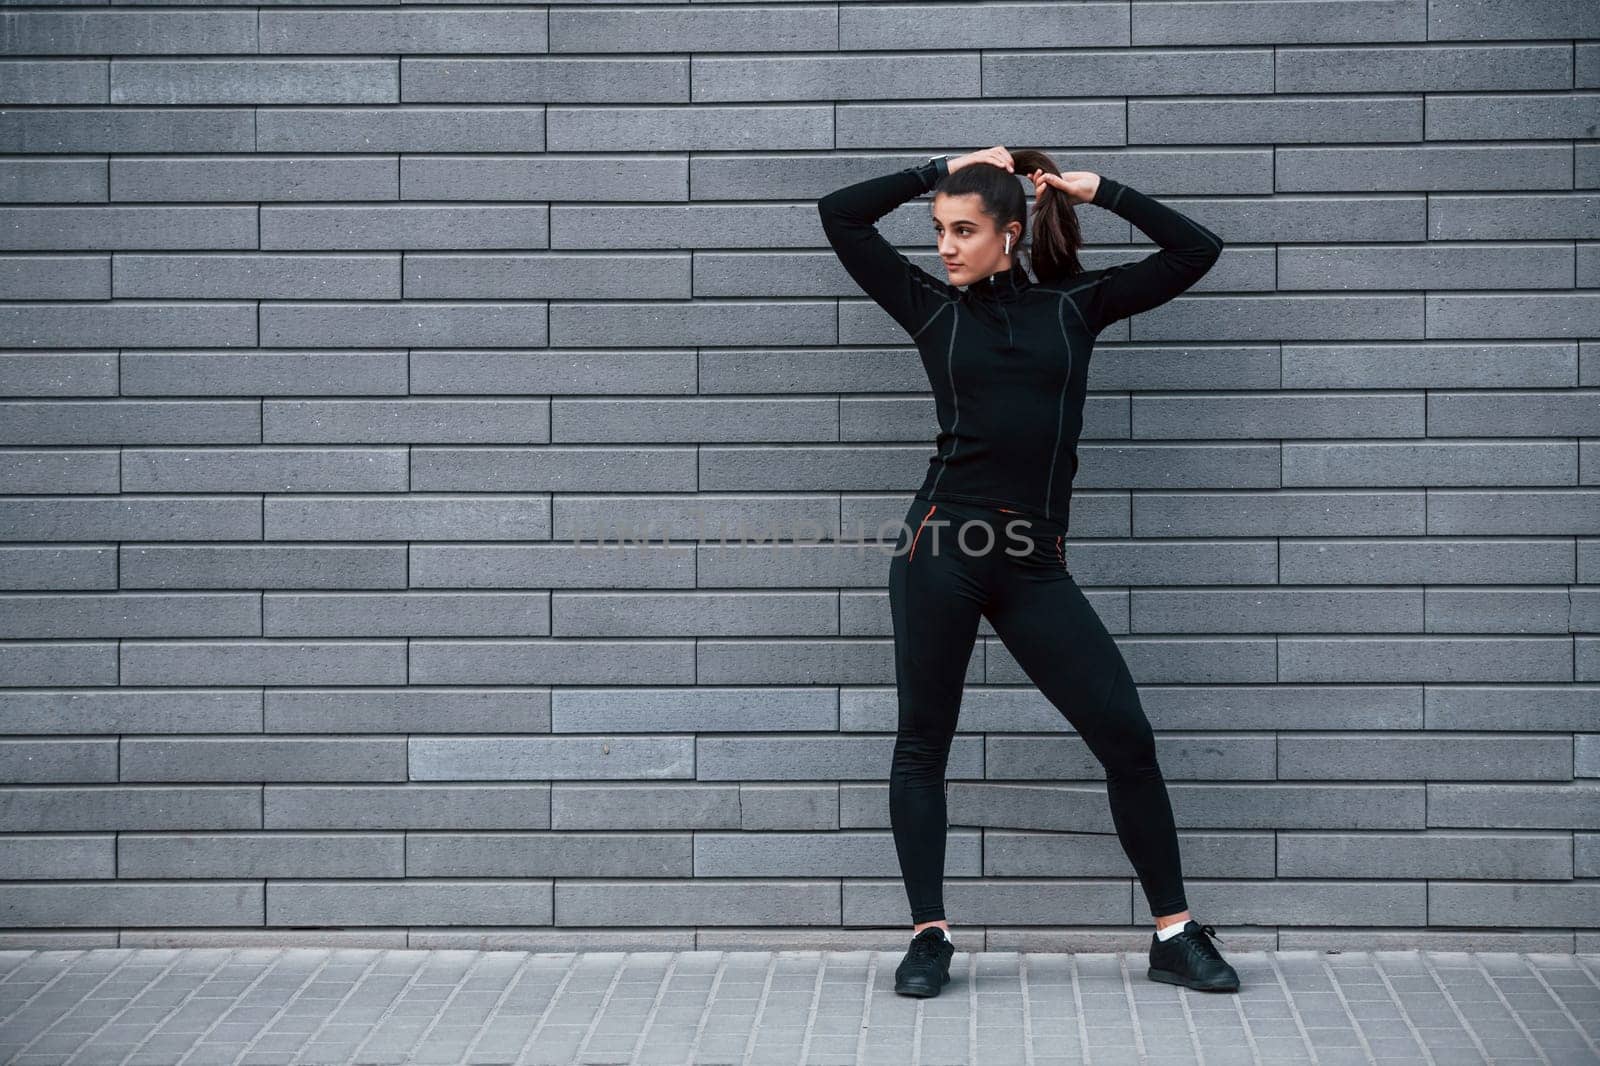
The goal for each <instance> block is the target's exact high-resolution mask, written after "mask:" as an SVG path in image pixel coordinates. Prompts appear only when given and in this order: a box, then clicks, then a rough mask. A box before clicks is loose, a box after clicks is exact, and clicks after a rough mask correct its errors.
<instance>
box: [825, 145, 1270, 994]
mask: <svg viewBox="0 0 1600 1066" xmlns="http://www.w3.org/2000/svg"><path fill="white" fill-rule="evenodd" d="M1019 174H1026V175H1027V176H1028V178H1029V180H1031V181H1032V182H1033V185H1034V191H1035V197H1034V201H1035V211H1034V223H1033V239H1032V247H1031V251H1030V256H1029V262H1030V264H1031V266H1032V267H1033V272H1034V275H1035V276H1036V278H1031V277H1029V275H1028V273H1027V271H1025V270H1024V269H1023V268H1022V266H1021V264H1020V263H1019V261H1018V258H1017V255H1018V252H1019V251H1020V246H1021V244H1022V236H1023V232H1024V226H1025V223H1026V222H1027V217H1028V206H1027V200H1026V198H1025V196H1024V195H1023V191H1022V187H1021V185H1020V184H1019V183H1018V181H1017V180H1016V176H1017V175H1019ZM929 191H932V192H933V193H934V197H933V201H932V212H933V227H934V233H935V235H936V237H937V242H938V248H939V256H940V258H941V259H942V260H943V262H944V266H945V270H946V272H947V274H948V277H949V281H942V280H940V279H938V278H935V277H934V276H933V275H931V274H929V273H927V272H926V271H924V270H921V269H920V268H918V267H916V266H915V265H913V264H912V263H911V262H910V261H909V260H907V259H906V258H905V256H903V255H901V254H900V253H899V252H898V251H896V250H895V248H894V247H893V246H892V245H890V244H889V242H888V241H886V240H885V239H884V238H883V236H882V235H881V234H880V233H879V232H878V230H877V229H876V227H875V226H874V223H875V222H876V221H877V220H878V219H880V218H882V217H883V216H884V215H885V214H887V213H888V212H889V211H891V210H893V209H894V208H895V207H897V206H899V205H900V204H902V203H905V202H906V201H908V200H910V199H911V198H913V197H915V196H919V195H921V194H923V193H926V192H929ZM1082 203H1092V204H1094V205H1095V206H1098V207H1103V208H1107V209H1109V210H1111V211H1114V212H1115V213H1117V214H1118V215H1121V216H1122V217H1123V218H1126V219H1127V220H1128V221H1130V222H1132V223H1133V224H1134V225H1135V226H1137V227H1138V228H1139V229H1140V230H1141V231H1143V232H1144V233H1145V235H1147V236H1148V237H1150V238H1151V239H1152V240H1154V241H1155V242H1156V243H1157V244H1158V245H1160V249H1159V250H1158V251H1156V252H1154V253H1152V254H1150V255H1148V256H1146V257H1145V258H1144V259H1141V260H1138V261H1136V262H1132V263H1121V264H1117V265H1115V266H1112V267H1108V268H1106V269H1103V270H1088V271H1085V270H1083V269H1082V268H1081V267H1080V265H1079V263H1078V255H1077V251H1078V248H1079V246H1080V245H1081V243H1082V242H1081V238H1080V236H1079V228H1078V221H1077V216H1076V214H1075V213H1074V211H1073V205H1075V204H1082ZM817 208H818V212H819V213H820V215H821V217H822V226H823V230H824V231H825V232H826V234H827V237H828V242H829V243H830V244H831V245H832V247H833V250H834V252H835V253H836V254H837V255H838V257H839V259H840V261H841V262H842V263H843V264H844V267H845V270H846V271H847V272H848V273H849V274H850V276H851V277H852V278H853V279H855V281H856V283H857V284H858V285H860V286H861V288H862V289H863V290H864V291H865V292H866V293H867V295H869V296H870V297H872V299H873V300H874V301H875V302H876V303H878V305H879V306H881V307H882V308H883V309H884V310H885V311H887V312H888V313H889V314H890V316H891V317H893V318H894V320H895V321H896V322H898V323H899V324H900V326H901V327H903V328H904V329H905V330H906V332H907V333H908V334H909V335H910V336H911V338H912V340H913V341H915V342H916V345H917V350H918V351H919V352H920V353H921V356H922V362H923V366H924V368H925V369H926V370H927V373H928V380H929V383H930V384H931V385H932V388H933V396H934V406H935V411H936V414H937V416H938V422H939V434H938V438H937V440H936V442H935V452H934V454H933V456H932V457H930V458H929V460H928V470H927V475H926V477H925V478H924V479H923V482H922V486H921V488H919V489H918V490H917V493H916V495H915V498H914V499H913V500H912V503H911V507H910V509H909V510H908V512H907V514H906V523H905V524H906V530H905V533H904V535H903V536H902V538H901V540H900V543H899V544H898V545H897V549H896V552H895V555H894V557H893V559H892V561H891V563H890V570H889V603H890V613H891V615H892V616H893V621H894V641H895V679H896V684H897V689H898V697H899V732H898V736H897V739H896V743H895V748H894V759H893V764H892V766H891V768H890V776H889V786H890V787H889V809H890V822H891V825H892V827H893V831H894V841H895V849H896V852H897V853H898V856H899V860H900V869H901V873H902V875H903V877H904V880H905V885H906V895H907V898H908V900H909V902H910V905H911V920H912V930H913V934H914V935H913V937H912V941H911V947H910V949H909V950H908V951H907V953H906V956H905V959H904V960H903V961H902V962H901V964H900V966H899V968H898V969H897V970H896V973H895V991H897V992H900V993H902V994H905V995H913V996H934V995H938V994H939V992H940V990H941V988H942V986H943V984H944V983H945V982H946V981H948V980H949V974H950V959H951V957H952V956H953V955H954V952H955V949H954V947H953V945H952V944H951V942H950V939H949V923H948V921H947V920H946V918H945V912H944V899H943V880H944V862H945V831H946V828H947V821H946V810H945V781H944V774H945V767H946V763H947V760H948V757H949V753H950V745H951V742H952V741H953V740H954V737H955V731H956V720H957V717H958V714H959V711H960V706H961V694H962V689H963V684H964V680H965V677H966V672H967V664H968V662H969V660H970V658H971V655H972V650H973V647H974V645H975V643H976V638H977V630H978V620H979V617H980V616H982V617H986V618H988V619H989V621H990V624H991V625H992V626H993V627H994V630H995V632H996V634H998V635H999V637H1000V639H1001V641H1002V642H1003V643H1004V645H1005V647H1006V650H1007V651H1009V652H1010V653H1011V655H1012V656H1013V657H1014V658H1015V659H1016V660H1017V662H1018V664H1019V665H1020V666H1021V667H1022V669H1023V671H1024V672H1025V673H1026V674H1027V676H1028V678H1029V679H1030V680H1031V681H1033V682H1034V684H1036V685H1037V686H1038V687H1039V689H1040V691H1041V692H1042V693H1043V694H1044V696H1045V697H1046V698H1047V699H1049V700H1050V702H1051V703H1052V704H1053V705H1054V706H1055V707H1056V709H1057V710H1059V711H1060V712H1061V713H1062V714H1063V715H1064V716H1065V717H1066V718H1067V720H1068V721H1069V722H1070V723H1071V725H1072V726H1073V728H1074V729H1075V730H1076V731H1077V732H1078V734H1079V735H1080V736H1081V737H1082V738H1083V740H1084V742H1085V743H1086V744H1087V745H1088V747H1089V749H1090V750H1091V751H1092V752H1093V753H1094V755H1095V757H1096V758H1097V759H1099V761H1100V763H1101V765H1102V766H1103V767H1104V768H1105V771H1106V788H1107V795H1108V798H1109V801H1110V806H1111V814H1112V820H1113V822H1114V824H1115V826H1116V830H1117V835H1118V838H1119V840H1120V841H1121V844H1122V847H1123V850H1124V852H1125V853H1126V854H1127V856H1128V859H1129V861H1130V862H1131V863H1132V865H1133V867H1134V869H1135V871H1136V872H1137V874H1138V877H1139V881H1140V884H1141V885H1142V887H1143V889H1144V893H1145V897H1146V900H1147V901H1148V903H1149V905H1150V911H1151V914H1152V915H1154V916H1155V919H1156V931H1155V932H1154V933H1152V934H1151V940H1150V967H1149V969H1148V970H1147V976H1148V977H1149V978H1150V979H1152V980H1157V981H1166V982H1169V983H1173V984H1182V985H1186V986H1188V987H1190V988H1197V989H1202V990H1206V991H1229V992H1231V991H1237V990H1238V987H1239V978H1238V974H1237V973H1235V972H1234V970H1233V967H1232V966H1230V965H1228V963H1227V962H1226V961H1225V960H1224V959H1223V958H1222V956H1221V954H1220V953H1219V952H1218V951H1217V949H1216V947H1215V945H1214V944H1213V943H1212V941H1211V936H1212V935H1213V934H1215V932H1216V930H1215V929H1214V928H1213V927H1212V926H1210V925H1202V924H1200V923H1199V922H1197V921H1195V920H1194V919H1193V918H1191V917H1190V914H1189V910H1188V903H1187V900H1186V899H1185V896H1184V890H1183V874H1182V867H1181V863H1180V859H1179V853H1178V838H1177V832H1176V829H1175V827H1174V823H1173V816H1172V807H1171V804H1170V802H1169V800H1168V797H1167V791H1166V784H1165V781H1164V780H1163V778H1162V774H1161V768H1160V766H1159V765H1158V763H1157V761H1156V752H1155V738H1154V734H1153V733H1152V731H1151V726H1150V723H1149V720H1148V719H1147V718H1146V717H1145V714H1144V710H1143V708H1142V706H1141V705H1140V702H1139V695H1138V690H1137V689H1136V688H1135V686H1134V684H1133V679H1132V677H1131V676H1130V675H1129V672H1128V667H1127V664H1126V662H1124V660H1123V658H1122V653H1121V651H1120V650H1119V649H1118V647H1117V644H1116V642H1115V641H1114V640H1113V639H1112V638H1111V636H1110V634H1109V633H1108V632H1107V631H1106V628H1105V626H1104V625H1103V624H1102V623H1101V621H1100V619H1099V616H1098V615H1096V614H1095V612H1094V609H1093V608H1092V607H1090V605H1089V602H1088V600H1087V599H1086V598H1085V597H1084V595H1083V592H1082V591H1081V590H1080V589H1079V588H1078V585H1077V583H1076V581H1075V580H1074V579H1073V576H1072V574H1071V572H1070V571H1069V570H1068V569H1067V564H1066V554H1065V550H1064V545H1065V538H1066V535H1067V523H1068V511H1069V504H1070V501H1071V497H1072V482H1073V478H1074V476H1075V475H1076V473H1077V469H1078V458H1077V444H1078V437H1079V432H1080V430H1081V428H1082V424H1083V402H1084V395H1085V392H1086V388H1087V380H1088V368H1089V356H1090V353H1091V351H1092V350H1093V347H1094V342H1095V338H1096V337H1097V336H1098V335H1099V333H1100V332H1101V331H1102V330H1103V329H1105V328H1106V327H1107V326H1108V325H1110V324H1111V323H1113V322H1116V321H1118V320H1120V319H1123V318H1126V317H1128V316H1129V315H1132V314H1136V313H1137V312H1139V311H1145V310H1148V309H1150V308H1153V307H1156V306H1158V305H1160V304H1163V303H1165V302H1166V301H1168V300H1170V299H1172V298H1173V297H1175V296H1177V295H1178V294H1179V293H1181V292H1183V291H1184V290H1186V289H1188V288H1189V287H1190V286H1192V285H1193V284H1194V283H1195V282H1196V281H1198V280H1199V279H1200V278H1201V277H1202V276H1203V275H1204V274H1205V273H1206V272H1207V271H1208V270H1210V269H1211V266H1212V264H1213V263H1215V262H1216V260H1217V257H1218V255H1219V254H1220V253H1221V251H1222V241H1221V240H1220V239H1219V238H1218V237H1217V236H1216V234H1214V233H1212V232H1211V231H1210V230H1208V229H1206V228H1205V227H1204V226H1201V225H1200V224H1199V223H1197V222H1195V221H1194V220H1192V219H1190V218H1187V217H1185V216H1184V215H1182V214H1180V213H1178V212H1177V211H1175V210H1173V209H1172V208H1170V207H1168V206H1166V205H1164V204H1162V203H1160V202H1158V201H1157V200H1155V199H1152V198H1151V197H1149V196H1146V195H1144V194H1143V193H1140V192H1139V191H1137V190H1136V189H1133V188H1132V187H1130V186H1127V185H1124V184H1122V183H1120V182H1117V181H1115V180H1113V179H1111V178H1108V177H1103V176H1101V175H1098V174H1094V173H1092V172H1088V171H1074V172H1069V173H1066V174H1063V173H1061V172H1060V170H1059V168H1058V167H1057V166H1056V164H1055V162H1054V161H1053V160H1052V159H1051V158H1050V157H1049V156H1048V155H1045V154H1044V153H1043V152H1037V151H1031V150H1030V151H1018V152H1015V153H1012V152H1009V151H1007V150H1006V149H1005V148H1004V147H1001V146H996V147H994V148H988V149H984V150H983V151H979V152H973V153H971V154H968V155H962V156H956V157H944V156H939V157H935V158H933V159H929V160H928V161H927V162H925V163H923V164H921V165H918V166H914V167H908V168H906V169H904V170H899V171H896V172H894V173H891V174H886V175H883V176H881V177H876V178H869V179H867V180H865V181H861V182H857V183H856V184H853V185H848V186H846V187H844V188H842V189H838V190H836V191H834V192H831V193H829V194H828V195H826V196H824V197H823V198H822V199H821V200H820V201H818V204H817ZM941 533H943V534H945V535H944V536H943V537H941V536H940V534H941Z"/></svg>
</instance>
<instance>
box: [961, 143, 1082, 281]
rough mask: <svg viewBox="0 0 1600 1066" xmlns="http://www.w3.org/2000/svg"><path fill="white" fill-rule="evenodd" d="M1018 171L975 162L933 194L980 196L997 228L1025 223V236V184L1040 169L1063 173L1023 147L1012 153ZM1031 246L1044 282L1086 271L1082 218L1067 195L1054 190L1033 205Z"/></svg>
mask: <svg viewBox="0 0 1600 1066" xmlns="http://www.w3.org/2000/svg"><path fill="white" fill-rule="evenodd" d="M1011 161H1012V164H1013V166H1014V167H1015V171H1016V172H1015V173H1011V172H1009V171H1007V170H1006V169H1005V168H1004V167H997V166H995V165H994V164H992V163H973V164H971V165H970V166H965V167H962V168H961V169H960V170H958V171H956V172H955V173H953V174H946V175H945V176H944V177H942V178H940V179H939V181H938V183H937V184H936V185H934V187H933V193H934V195H938V194H939V193H945V194H946V195H949V196H966V195H969V194H973V193H975V194H977V196H978V198H979V202H980V203H981V204H982V205H983V213H984V214H986V215H988V216H990V217H991V218H993V219H994V220H995V225H996V226H997V227H1002V228H1003V227H1005V226H1006V225H1008V224H1009V223H1011V222H1013V221H1016V222H1021V223H1022V230H1023V233H1024V234H1025V235H1026V233H1027V231H1028V198H1027V196H1026V194H1025V193H1024V192H1023V191H1022V189H1023V187H1022V182H1021V181H1018V180H1017V179H1018V178H1021V179H1024V180H1026V179H1027V176H1028V175H1029V174H1031V173H1032V172H1033V171H1035V170H1042V171H1044V172H1045V173H1046V174H1060V173H1061V168H1060V167H1058V166H1056V161H1055V160H1054V159H1051V158H1050V157H1049V156H1048V155H1046V154H1045V153H1043V152H1040V151H1036V150H1034V149H1032V148H1023V149H1020V150H1018V151H1015V152H1012V153H1011ZM1027 244H1028V268H1029V270H1030V272H1031V273H1032V274H1033V276H1034V277H1035V278H1037V279H1038V280H1039V281H1041V282H1043V283H1046V284H1048V283H1050V282H1055V281H1060V280H1062V279H1063V278H1068V277H1071V276H1072V275H1074V274H1077V273H1080V272H1082V270H1083V267H1082V265H1081V264H1080V263H1079V262H1078V249H1079V247H1081V246H1082V244H1083V236H1082V232H1081V231H1080V230H1079V228H1078V214H1077V212H1076V211H1074V210H1073V205H1072V202H1071V201H1070V200H1068V199H1067V195H1066V193H1064V192H1061V191H1060V190H1059V189H1050V190H1048V191H1047V192H1046V193H1045V194H1044V196H1042V197H1039V198H1038V200H1037V202H1036V203H1035V204H1034V212H1033V236H1032V238H1031V240H1029V241H1028V242H1027Z"/></svg>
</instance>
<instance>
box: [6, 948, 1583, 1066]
mask: <svg viewBox="0 0 1600 1066" xmlns="http://www.w3.org/2000/svg"><path fill="white" fill-rule="evenodd" d="M958 946H959V945H958ZM1224 953H1225V954H1226V955H1227V956H1228V959H1229V961H1230V962H1232V963H1233V965H1234V967H1235V969H1237V970H1238V971H1239V976H1240V980H1241V985H1242V987H1241V989H1240V991H1239V992H1238V993H1237V994H1232V995H1230V994H1217V993H1200V992H1192V991H1190V990H1188V989H1183V988H1177V987H1174V986H1171V985H1164V984H1158V983H1156V982H1153V981H1150V980H1148V979H1147V978H1145V976H1144V966H1145V959H1144V956H1143V955H1142V954H1113V953H1094V954H1088V953H1078V954H1045V953H1037V954H1036V953H1028V954H1017V953H1014V952H985V953H979V954H973V953H969V952H961V951H958V952H957V954H956V957H955V961H954V963H953V964H952V970H951V974H952V977H951V981H950V983H949V984H948V985H946V986H945V991H944V994H943V995H941V996H939V997H937V998H935V999H931V1000H915V999H908V998H904V997H901V996H897V995H895V994H894V992H893V991H892V990H891V984H892V980H893V970H894V967H895V965H896V963H897V962H898V961H899V957H900V953H899V952H893V953H890V952H880V951H850V952H840V951H826V952H822V951H780V952H759V951H749V952H721V951H683V952H665V951H663V952H642V951H639V952H620V951H613V952H582V953H573V952H566V953H550V954H532V953H528V952H521V951H487V952H477V951H422V950H393V951H388V950H382V949H375V948H364V949H342V948H341V949H325V948H281V949H279V948H186V949H170V950H169V949H158V948H138V949H133V948H128V949H117V948H106V949H94V950H84V951H3V952H0V1062H3V1063H8V1064H15V1066H44V1064H47V1063H48V1064H73V1066H76V1064H80V1063H84V1064H87V1063H142V1064H149V1066H179V1064H182V1066H192V1064H213V1063H230V1064H231V1063H259V1064H266V1063H317V1064H322V1063H338V1064H345V1063H413V1062H414V1063H647V1064H650V1066H665V1064H672V1063H747V1062H748V1063H830V1064H831V1063H838V1064H844V1063H861V1064H864V1066H865V1064H870V1066H877V1064H880V1063H881V1064H892V1063H1008V1064H1009V1063H1016V1064H1038V1066H1046V1064H1063V1063H1086V1064H1092V1066H1111V1064H1117V1063H1143V1062H1150V1063H1158V1064H1167V1063H1196V1064H1201V1063H1203V1064H1206V1066H1218V1064H1227V1063H1257V1062H1261V1063H1267V1062H1271V1063H1290V1062H1306V1063H1318V1064H1321V1066H1336V1064H1344V1063H1413V1062H1415V1063H1433V1064H1437V1066H1466V1064H1470V1063H1496V1064H1500V1063H1528V1064H1535V1063H1537V1064H1544V1066H1578V1064H1590V1063H1600V956H1596V955H1554V954H1512V953H1503V952H1496V953H1483V954H1466V953H1461V952H1443V951H1440V952H1416V951H1379V952H1348V953H1326V952H1320V951H1271V952H1267V951H1239V952H1228V951H1226V949H1224Z"/></svg>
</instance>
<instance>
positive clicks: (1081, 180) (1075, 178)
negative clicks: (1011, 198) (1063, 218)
mask: <svg viewBox="0 0 1600 1066" xmlns="http://www.w3.org/2000/svg"><path fill="white" fill-rule="evenodd" d="M1028 180H1030V181H1032V182H1033V195H1034V199H1036V200H1037V199H1038V198H1039V197H1041V196H1043V195H1044V194H1045V191H1046V190H1049V189H1055V190H1059V191H1061V192H1063V193H1065V194H1066V196H1067V199H1068V200H1069V201H1070V202H1072V203H1075V204H1086V203H1088V202H1090V201H1091V200H1093V199H1094V194H1095V193H1096V192H1098V191H1099V190H1100V175H1098V174H1096V173H1095V172H1094V171H1092V170H1069V171H1067V172H1066V173H1065V174H1050V173H1047V172H1046V171H1043V170H1035V171H1034V172H1033V173H1032V174H1029V175H1028Z"/></svg>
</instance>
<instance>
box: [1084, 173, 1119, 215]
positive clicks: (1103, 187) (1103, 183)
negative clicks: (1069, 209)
mask: <svg viewBox="0 0 1600 1066" xmlns="http://www.w3.org/2000/svg"><path fill="white" fill-rule="evenodd" d="M1116 192H1117V180H1116V179H1115V178H1110V177H1107V176H1106V175H1104V174H1102V175H1100V184H1099V186H1098V187H1097V188H1096V189H1095V190H1094V199H1092V200H1090V201H1089V202H1090V203H1092V204H1094V205H1095V206H1096V207H1105V206H1106V205H1108V204H1109V203H1111V198H1112V197H1113V196H1115V195H1116Z"/></svg>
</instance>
